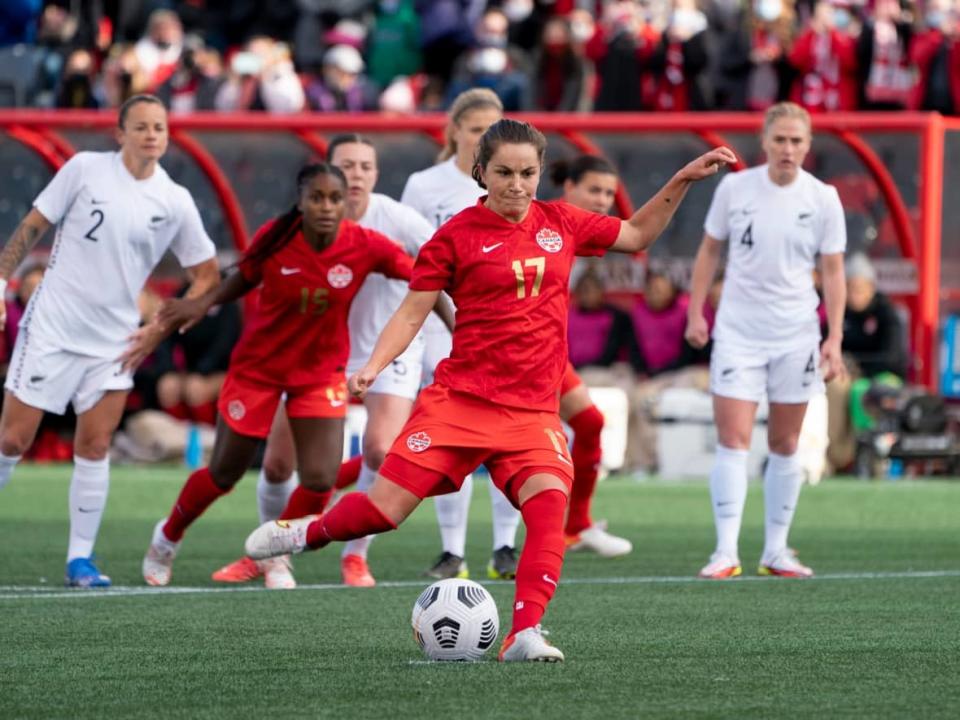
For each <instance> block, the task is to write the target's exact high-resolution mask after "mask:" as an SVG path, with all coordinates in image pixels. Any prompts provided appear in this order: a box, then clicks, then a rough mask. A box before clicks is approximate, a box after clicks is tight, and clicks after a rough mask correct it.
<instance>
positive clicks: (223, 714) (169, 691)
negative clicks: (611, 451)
mask: <svg viewBox="0 0 960 720" xmlns="http://www.w3.org/2000/svg"><path fill="white" fill-rule="evenodd" d="M184 477H185V474H184V472H183V471H181V470H170V469H153V468H151V469H130V468H116V469H115V470H114V473H113V486H112V489H111V497H110V503H109V507H108V511H107V515H106V517H105V520H104V525H103V528H102V530H101V536H100V541H99V543H98V553H99V555H100V557H101V558H102V560H103V562H102V567H103V569H104V570H105V571H106V572H108V573H109V574H110V575H111V576H112V577H113V579H114V583H115V584H116V585H120V586H133V587H139V586H140V585H141V579H140V574H139V565H140V560H141V557H142V554H143V552H144V550H145V548H146V544H147V541H148V538H149V535H150V531H151V528H152V526H153V523H154V522H155V521H156V520H157V519H158V518H159V517H160V516H162V515H163V514H164V512H165V511H166V510H167V509H168V508H169V506H170V504H171V502H172V500H173V498H174V497H175V495H176V493H177V491H178V489H179V487H180V483H181V482H182V481H183V479H184ZM68 480H69V468H64V467H29V466H24V467H21V468H18V469H17V472H16V475H15V477H14V480H13V482H12V483H11V484H10V486H8V487H7V488H6V489H5V490H4V491H3V492H2V494H0V547H2V548H3V549H4V552H3V553H2V554H0V718H4V719H6V718H80V717H83V718H102V717H156V718H164V719H167V718H258V717H266V716H270V717H275V718H283V717H330V718H338V719H347V718H380V717H387V716H388V717H390V718H393V719H398V718H407V717H411V718H412V717H416V718H446V717H450V718H455V717H461V716H462V717H467V718H471V719H472V718H487V717H498V718H550V719H551V720H553V719H559V718H581V717H582V718H587V717H590V718H604V719H607V718H638V717H681V718H696V717H703V718H715V717H737V718H743V717H749V718H780V717H818V718H838V717H851V718H852V717H856V718H876V717H889V718H901V717H917V718H934V717H943V718H948V717H949V718H953V717H956V716H957V713H958V708H960V607H958V600H960V574H958V571H960V483H955V482H953V483H951V482H900V483H875V484H874V483H859V482H855V481H827V482H825V483H823V484H821V485H820V486H818V487H814V488H806V489H805V490H804V495H803V498H802V500H801V503H800V509H799V512H798V516H797V520H796V524H795V528H794V531H793V533H792V535H791V545H793V546H794V547H796V548H798V549H799V550H800V551H801V552H802V557H803V559H804V560H805V561H806V562H808V563H810V564H811V565H812V566H813V567H814V568H815V569H816V570H817V572H818V574H819V575H820V579H814V580H812V581H785V580H777V579H764V580H751V579H746V578H745V579H744V580H738V581H732V582H726V583H707V582H691V581H689V578H690V576H691V575H692V574H693V573H694V572H695V571H696V570H697V569H698V568H699V567H700V566H701V565H702V564H703V562H704V561H705V560H706V557H707V555H708V554H709V552H710V550H711V549H712V543H713V529H712V520H711V515H710V507H709V502H708V494H707V490H706V487H705V486H704V484H702V483H698V484H691V485H665V484H642V485H641V484H634V483H629V482H627V481H611V482H606V483H602V484H601V486H600V488H599V492H598V497H597V499H596V502H595V510H596V512H595V515H596V516H597V517H606V518H608V519H609V520H610V525H611V529H613V530H615V531H616V532H618V533H621V534H623V535H626V536H627V537H629V538H630V539H631V540H632V541H633V542H634V545H635V550H634V552H633V554H632V555H630V556H628V557H627V558H623V559H617V560H601V559H598V558H595V557H589V556H584V555H572V556H571V557H570V558H569V559H568V561H567V563H566V566H565V568H564V578H565V579H567V580H569V581H571V582H566V583H561V587H560V590H559V592H558V594H557V597H556V599H555V601H554V602H553V604H552V605H551V607H550V611H549V613H548V615H547V617H546V621H545V622H546V624H547V626H548V627H549V628H550V629H551V630H552V631H553V635H552V639H553V640H554V641H555V642H556V644H557V645H558V646H560V647H561V648H562V649H563V650H564V652H565V653H566V654H567V658H568V660H567V662H566V663H565V664H563V665H560V666H541V665H533V666H522V667H518V666H501V665H498V664H497V663H495V662H484V663H476V664H427V663H423V662H421V655H420V652H419V650H418V649H417V647H416V645H415V644H414V642H413V640H412V637H411V632H410V630H409V617H410V610H411V607H412V605H413V602H414V600H415V599H416V597H417V595H418V594H419V589H420V584H419V583H420V581H419V580H418V577H417V575H418V573H419V571H420V570H422V569H423V568H424V567H425V566H426V565H427V564H428V563H429V561H431V560H432V558H433V556H434V555H435V553H436V552H437V549H438V548H437V537H436V528H435V521H434V517H433V509H432V507H430V506H429V505H428V506H425V507H424V508H422V509H421V510H419V511H418V512H417V513H416V514H415V515H414V516H413V517H412V518H411V519H410V520H409V521H408V523H407V524H405V525H404V527H403V528H402V529H401V530H400V531H399V532H396V533H392V534H391V535H389V536H386V537H384V538H380V539H378V540H377V541H376V543H375V544H374V546H373V549H372V552H371V562H372V565H373V569H374V571H375V573H376V575H377V578H378V579H379V580H380V581H398V582H400V583H402V585H401V586H394V587H389V586H388V587H380V588H377V589H374V590H354V589H334V588H312V589H311V588H306V589H302V590H298V591H295V592H286V593H281V592H278V593H267V592H259V591H257V592H220V593H200V592H194V593H183V594H176V593H172V592H167V593H163V594H149V595H127V596H104V595H103V594H98V593H95V592H75V593H64V592H61V589H62V588H61V583H62V573H63V555H64V550H65V545H66V494H67V492H66V491H67V484H68ZM484 484H485V483H477V486H478V487H477V496H476V498H475V499H474V502H473V508H472V510H471V512H472V525H471V531H470V536H469V546H468V561H469V562H470V565H471V568H472V569H473V571H474V575H475V576H476V575H479V574H480V572H481V571H482V570H483V568H484V565H485V563H486V560H487V556H488V554H489V547H488V545H489V538H490V515H489V502H488V501H487V499H486V495H487V489H486V487H483V485H484ZM253 487H254V483H253V482H252V481H251V480H246V481H244V482H243V483H241V485H240V486H239V487H238V488H237V490H236V491H235V492H234V493H233V494H231V495H230V496H228V497H226V498H224V499H223V500H222V501H220V502H219V503H217V505H215V506H214V507H213V508H212V509H211V511H210V512H209V514H208V515H207V516H205V517H203V518H202V519H201V520H200V521H199V522H198V523H197V525H196V526H195V527H193V528H191V530H190V532H189V533H188V536H187V538H186V541H185V542H184V546H183V549H182V551H181V556H180V558H178V560H177V564H176V566H175V574H174V586H177V587H181V588H183V587H197V588H215V587H218V586H216V585H215V584H214V583H212V582H211V581H210V580H209V574H210V572H211V571H212V570H214V569H216V568H217V567H219V566H220V565H222V564H223V563H225V562H227V561H229V560H231V559H233V558H234V557H235V556H236V555H237V553H238V552H239V550H240V547H241V544H242V541H243V539H244V537H245V536H246V534H247V533H248V532H249V530H251V529H252V528H253V527H254V525H255V524H256V513H255V506H254V498H253ZM761 542H762V498H761V493H760V492H759V488H757V487H752V489H751V494H750V498H749V500H748V505H747V516H746V518H745V521H744V531H743V536H742V545H741V555H742V557H743V559H744V563H745V569H746V571H747V575H751V574H752V573H751V571H752V570H753V566H754V564H755V562H756V560H757V556H758V554H759V551H760V544H761ZM338 557H339V552H338V551H337V550H336V549H334V548H331V549H330V550H328V551H325V552H322V553H317V554H314V555H310V556H304V557H302V558H298V559H297V562H296V570H297V578H298V580H299V582H300V583H301V585H309V584H322V583H328V584H331V583H337V582H338V581H339V570H338ZM925 571H929V572H930V574H929V575H927V576H924V575H923V574H922V573H923V572H925ZM938 571H949V572H952V573H953V574H946V575H937V574H935V573H936V572H938ZM848 573H849V574H855V575H857V577H840V576H841V575H844V574H848ZM869 573H877V574H879V575H878V576H874V577H865V575H866V574H869ZM591 578H592V579H593V582H587V581H588V580H590V579H591ZM669 578H676V579H675V580H670V579H669ZM618 579H619V580H620V581H617V580H618ZM410 581H413V584H408V583H409V582H410ZM572 581H577V582H572ZM424 584H425V583H424ZM11 586H18V587H19V588H21V589H19V590H13V589H11ZM489 588H490V590H491V592H492V593H493V595H494V598H495V599H496V601H497V604H498V606H499V608H500V611H501V624H502V626H503V627H504V628H505V627H506V626H508V625H509V608H510V603H511V597H512V587H511V586H510V585H509V584H506V583H494V584H491V585H489ZM45 595H46V596H45Z"/></svg>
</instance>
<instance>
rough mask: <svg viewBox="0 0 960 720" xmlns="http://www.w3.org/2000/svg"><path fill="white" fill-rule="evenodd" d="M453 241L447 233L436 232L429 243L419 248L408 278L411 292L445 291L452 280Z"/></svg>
mask: <svg viewBox="0 0 960 720" xmlns="http://www.w3.org/2000/svg"><path fill="white" fill-rule="evenodd" d="M453 270H454V254H453V240H452V238H451V236H450V234H449V233H448V232H445V231H443V230H438V231H437V232H436V234H434V236H433V237H432V238H430V241H429V242H428V243H427V244H426V245H424V246H423V247H422V248H420V254H419V255H417V262H416V263H415V264H414V266H413V276H412V277H411V278H410V289H411V290H422V291H431V290H447V289H448V288H449V287H450V283H451V281H452V279H453Z"/></svg>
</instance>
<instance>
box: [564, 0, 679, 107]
mask: <svg viewBox="0 0 960 720" xmlns="http://www.w3.org/2000/svg"><path fill="white" fill-rule="evenodd" d="M584 12H585V11H584ZM575 17H576V16H575ZM578 25H579V26H580V27H582V28H583V30H581V32H583V31H585V30H586V28H587V27H589V26H588V21H587V19H586V18H584V17H583V15H581V16H580V17H579V18H576V19H574V20H573V22H572V25H571V30H572V33H573V37H574V38H575V39H576V37H577V33H578ZM659 41H660V33H659V32H657V30H656V29H655V28H654V27H653V25H651V24H650V23H648V22H647V20H646V17H645V16H644V14H643V13H642V12H641V9H640V8H639V6H638V5H636V4H635V3H633V2H629V1H627V2H623V1H618V2H614V3H611V4H610V5H608V6H607V8H606V10H605V11H604V13H603V19H602V21H601V22H600V24H599V26H597V28H596V31H595V32H594V34H593V36H592V37H591V38H590V40H589V41H588V42H587V44H586V53H587V57H588V58H589V59H590V60H592V61H593V62H594V64H595V65H596V69H597V74H596V85H597V87H596V91H595V97H596V101H595V102H594V109H595V110H598V111H627V110H642V109H647V108H648V107H649V104H648V103H647V102H645V100H646V99H647V96H648V95H649V90H648V88H649V86H650V63H651V58H652V57H653V53H654V51H655V50H656V48H657V45H658V43H659Z"/></svg>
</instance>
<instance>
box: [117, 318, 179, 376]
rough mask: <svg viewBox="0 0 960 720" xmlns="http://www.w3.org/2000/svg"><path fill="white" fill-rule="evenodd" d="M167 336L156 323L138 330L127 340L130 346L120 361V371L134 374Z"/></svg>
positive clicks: (150, 323)
mask: <svg viewBox="0 0 960 720" xmlns="http://www.w3.org/2000/svg"><path fill="white" fill-rule="evenodd" d="M166 336H167V333H166V332H165V331H164V329H163V327H162V326H161V325H160V324H159V323H158V322H157V321H156V320H154V321H152V322H149V323H147V324H146V325H142V326H140V327H139V328H137V329H136V330H135V331H134V332H133V334H132V335H131V336H130V337H129V338H127V339H128V340H129V341H130V345H129V346H128V347H127V349H126V351H125V352H124V353H123V355H121V356H120V357H119V358H118V359H119V360H120V369H121V370H123V371H124V372H133V371H134V370H136V369H137V368H138V367H139V366H140V363H142V362H143V361H144V360H146V359H147V358H148V357H149V356H150V354H151V353H153V351H154V350H156V349H157V345H159V344H160V343H161V342H163V339H164V338H165V337H166Z"/></svg>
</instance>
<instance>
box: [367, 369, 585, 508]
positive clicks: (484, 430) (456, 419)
mask: <svg viewBox="0 0 960 720" xmlns="http://www.w3.org/2000/svg"><path fill="white" fill-rule="evenodd" d="M481 464H482V465H486V466H487V469H488V470H489V471H490V477H491V479H492V480H493V483H494V485H496V486H497V487H498V488H500V490H502V491H503V493H504V495H506V496H507V497H508V498H510V499H511V501H512V502H514V504H516V496H515V493H516V491H517V490H518V489H519V487H520V484H522V482H523V481H524V480H526V479H527V478H528V477H530V476H531V475H534V474H536V473H549V474H551V475H556V476H557V477H559V478H560V479H561V480H563V481H564V483H566V485H567V487H568V488H569V487H570V486H572V484H573V462H572V461H571V459H570V451H569V450H568V449H567V440H566V437H565V436H564V434H563V429H562V427H561V426H560V418H559V416H558V415H557V414H556V413H550V412H542V411H540V410H522V409H519V408H509V407H506V406H504V405H497V404H495V403H491V402H488V401H486V400H484V399H482V398H479V397H475V396H473V395H468V394H466V393H460V392H456V391H453V390H449V389H448V388H446V387H444V386H442V385H439V384H433V385H431V386H429V387H428V388H427V389H425V390H423V391H422V392H421V393H420V396H419V397H418V398H417V402H416V404H415V405H414V407H413V413H412V414H411V415H410V419H409V420H407V424H406V425H404V427H403V430H401V431H400V434H399V435H398V436H397V439H396V440H395V441H394V443H393V446H392V447H391V448H390V451H389V452H388V453H387V457H386V459H385V460H384V461H383V465H381V466H380V474H381V475H383V476H384V477H386V478H387V479H389V480H391V481H393V482H395V483H396V484H397V485H400V486H401V487H403V488H405V489H407V490H409V491H410V492H412V493H413V494H414V495H416V496H417V497H419V498H425V497H429V496H431V495H444V494H446V493H450V492H456V491H457V490H459V489H460V485H461V484H462V483H463V478H464V477H465V476H466V475H468V474H469V473H471V472H473V471H474V470H475V469H476V468H477V466H479V465H481Z"/></svg>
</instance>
